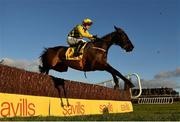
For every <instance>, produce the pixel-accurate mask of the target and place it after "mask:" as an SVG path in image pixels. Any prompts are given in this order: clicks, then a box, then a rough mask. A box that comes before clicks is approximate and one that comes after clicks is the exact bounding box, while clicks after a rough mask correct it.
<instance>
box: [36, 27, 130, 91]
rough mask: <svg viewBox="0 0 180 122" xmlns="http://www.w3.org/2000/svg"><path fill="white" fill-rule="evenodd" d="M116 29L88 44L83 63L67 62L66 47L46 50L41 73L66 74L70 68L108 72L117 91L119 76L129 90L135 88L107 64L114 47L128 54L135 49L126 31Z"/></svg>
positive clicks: (42, 57)
mask: <svg viewBox="0 0 180 122" xmlns="http://www.w3.org/2000/svg"><path fill="white" fill-rule="evenodd" d="M114 28H115V31H113V32H111V33H109V34H107V35H105V36H103V37H102V38H97V39H96V40H95V41H91V42H88V43H87V44H86V46H85V47H84V53H83V58H82V60H81V61H76V60H66V56H65V53H66V51H67V49H68V47H66V46H57V47H52V48H45V49H44V51H43V52H42V55H41V56H40V60H41V62H42V66H39V69H40V72H41V73H46V74H48V73H49V70H50V69H53V70H56V71H59V72H66V71H67V70H68V67H71V68H73V69H76V70H80V71H85V72H86V71H95V70H99V71H107V72H109V73H111V75H112V77H113V80H114V83H115V86H114V88H115V89H117V88H119V81H118V78H117V76H118V77H120V78H121V79H122V80H123V81H124V82H125V84H126V85H127V86H128V88H132V87H134V85H133V84H132V83H131V81H130V80H128V79H127V78H126V77H124V76H123V75H122V74H121V73H120V72H119V71H117V70H116V69H115V68H113V67H112V66H111V65H110V64H109V63H108V62H107V54H108V50H109V48H110V47H111V46H112V45H118V46H120V47H121V48H123V49H124V50H125V51H126V52H131V51H132V50H133V48H134V46H133V44H132V43H131V41H130V40H129V38H128V36H127V34H126V33H125V32H124V30H123V29H121V28H118V27H116V26H114Z"/></svg>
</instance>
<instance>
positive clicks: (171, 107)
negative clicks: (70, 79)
mask: <svg viewBox="0 0 180 122" xmlns="http://www.w3.org/2000/svg"><path fill="white" fill-rule="evenodd" d="M133 108H134V112H132V113H123V114H122V113H121V114H120V113H119V114H104V115H88V116H74V117H53V116H50V117H40V116H38V117H13V118H1V119H0V120H6V121H7V120H16V121H21V120H24V121H27V120H31V121H41V120H45V121H48V120H54V121H56V120H57V121H100V120H101V121H105V120H107V121H153V120H156V121H180V102H178V103H173V104H162V105H140V104H134V105H133Z"/></svg>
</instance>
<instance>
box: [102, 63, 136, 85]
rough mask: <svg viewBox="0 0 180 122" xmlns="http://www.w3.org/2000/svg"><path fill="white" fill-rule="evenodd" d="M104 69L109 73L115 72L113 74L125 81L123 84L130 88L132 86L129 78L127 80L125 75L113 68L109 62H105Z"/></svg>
mask: <svg viewBox="0 0 180 122" xmlns="http://www.w3.org/2000/svg"><path fill="white" fill-rule="evenodd" d="M105 70H106V71H107V72H110V73H111V74H115V75H117V76H119V77H120V78H121V79H122V80H123V81H124V82H125V85H126V84H127V85H128V86H129V87H130V88H132V87H134V85H133V84H132V82H131V81H130V80H128V79H127V78H126V77H124V76H123V75H122V74H121V73H120V72H119V71H117V70H116V69H114V68H113V67H112V66H111V65H110V64H108V63H107V64H106V68H105ZM113 78H114V77H113ZM115 84H116V82H115ZM116 85H117V84H116Z"/></svg>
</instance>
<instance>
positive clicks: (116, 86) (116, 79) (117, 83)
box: [111, 73, 119, 89]
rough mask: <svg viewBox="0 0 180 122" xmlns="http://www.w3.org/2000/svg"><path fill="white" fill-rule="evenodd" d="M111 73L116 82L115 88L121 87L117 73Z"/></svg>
mask: <svg viewBox="0 0 180 122" xmlns="http://www.w3.org/2000/svg"><path fill="white" fill-rule="evenodd" d="M111 75H112V77H113V80H114V83H115V86H114V89H119V80H118V78H117V77H116V75H115V74H112V73H111Z"/></svg>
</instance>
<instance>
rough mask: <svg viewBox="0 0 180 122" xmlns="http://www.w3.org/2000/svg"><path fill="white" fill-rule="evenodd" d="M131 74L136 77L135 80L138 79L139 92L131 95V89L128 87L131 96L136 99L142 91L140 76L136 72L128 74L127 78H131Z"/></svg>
mask: <svg viewBox="0 0 180 122" xmlns="http://www.w3.org/2000/svg"><path fill="white" fill-rule="evenodd" d="M132 76H135V77H136V78H137V81H138V87H139V94H138V95H136V96H132V90H131V89H130V94H131V98H133V99H136V98H138V97H140V96H141V93H142V87H141V80H140V77H139V75H138V74H137V73H132V74H128V75H127V78H128V79H131V77H132Z"/></svg>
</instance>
